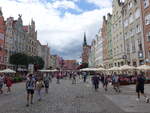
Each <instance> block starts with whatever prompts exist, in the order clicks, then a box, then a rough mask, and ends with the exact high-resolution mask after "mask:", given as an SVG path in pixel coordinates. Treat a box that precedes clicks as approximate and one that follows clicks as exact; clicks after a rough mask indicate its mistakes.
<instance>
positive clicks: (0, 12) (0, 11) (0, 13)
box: [0, 7, 3, 16]
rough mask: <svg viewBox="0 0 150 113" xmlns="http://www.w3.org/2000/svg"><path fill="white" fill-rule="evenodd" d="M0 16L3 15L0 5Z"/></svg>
mask: <svg viewBox="0 0 150 113" xmlns="http://www.w3.org/2000/svg"><path fill="white" fill-rule="evenodd" d="M0 16H3V13H2V8H1V7H0Z"/></svg>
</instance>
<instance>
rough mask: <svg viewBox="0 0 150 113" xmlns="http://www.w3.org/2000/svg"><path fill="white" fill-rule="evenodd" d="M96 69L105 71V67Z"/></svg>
mask: <svg viewBox="0 0 150 113" xmlns="http://www.w3.org/2000/svg"><path fill="white" fill-rule="evenodd" d="M97 71H106V69H105V68H97Z"/></svg>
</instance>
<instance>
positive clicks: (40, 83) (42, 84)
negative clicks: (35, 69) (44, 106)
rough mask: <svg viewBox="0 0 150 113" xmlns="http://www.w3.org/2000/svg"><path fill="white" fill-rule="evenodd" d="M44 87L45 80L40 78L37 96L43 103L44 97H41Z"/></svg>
mask: <svg viewBox="0 0 150 113" xmlns="http://www.w3.org/2000/svg"><path fill="white" fill-rule="evenodd" d="M43 87H44V82H43V80H42V79H41V78H40V77H39V78H38V81H37V82H36V90H37V94H38V100H39V101H41V100H42V95H41V90H42V88H43Z"/></svg>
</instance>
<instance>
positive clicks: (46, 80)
mask: <svg viewBox="0 0 150 113" xmlns="http://www.w3.org/2000/svg"><path fill="white" fill-rule="evenodd" d="M43 81H44V85H45V93H46V94H48V89H49V82H50V81H51V78H50V76H49V74H46V73H45V74H44V76H43Z"/></svg>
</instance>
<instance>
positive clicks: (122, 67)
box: [119, 65, 136, 71]
mask: <svg viewBox="0 0 150 113" xmlns="http://www.w3.org/2000/svg"><path fill="white" fill-rule="evenodd" d="M134 69H136V67H134V66H129V65H123V66H121V67H120V68H119V70H121V71H127V70H129V71H130V70H134Z"/></svg>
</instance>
